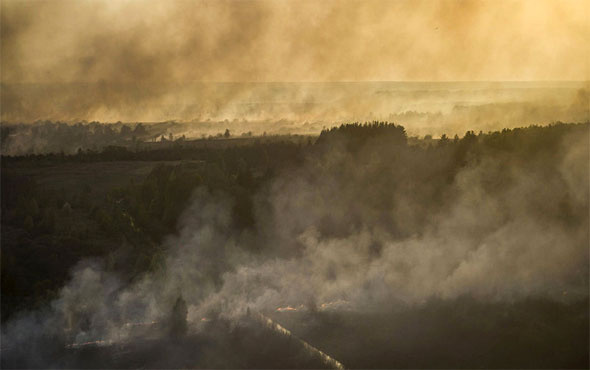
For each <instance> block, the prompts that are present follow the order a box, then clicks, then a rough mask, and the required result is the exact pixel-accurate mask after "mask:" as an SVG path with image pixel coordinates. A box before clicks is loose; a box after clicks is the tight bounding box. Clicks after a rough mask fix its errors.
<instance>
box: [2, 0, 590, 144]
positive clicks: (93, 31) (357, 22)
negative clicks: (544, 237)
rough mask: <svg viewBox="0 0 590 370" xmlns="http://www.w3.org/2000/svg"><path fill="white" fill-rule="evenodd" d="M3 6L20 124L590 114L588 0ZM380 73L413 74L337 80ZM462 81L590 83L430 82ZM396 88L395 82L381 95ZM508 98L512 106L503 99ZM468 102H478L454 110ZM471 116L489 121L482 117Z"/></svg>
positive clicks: (437, 127)
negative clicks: (53, 121) (403, 115)
mask: <svg viewBox="0 0 590 370" xmlns="http://www.w3.org/2000/svg"><path fill="white" fill-rule="evenodd" d="M1 6H2V22H1V27H2V28H1V31H2V49H1V51H2V56H1V59H2V60H1V62H2V65H1V66H2V77H1V82H2V91H1V93H2V95H1V99H2V120H4V121H9V122H32V121H36V120H46V119H51V120H62V121H69V122H74V121H80V120H86V121H93V120H97V121H102V122H105V121H107V122H116V121H123V122H137V121H143V122H154V121H167V120H172V119H174V120H183V121H193V120H196V121H197V122H199V121H201V120H206V119H212V120H225V119H228V120H233V119H247V120H260V119H263V120H267V119H270V120H275V121H278V120H280V119H288V120H292V121H293V122H294V124H293V126H295V127H294V128H292V131H296V130H297V128H301V125H302V124H304V123H305V122H314V121H318V122H319V121H322V122H324V123H328V124H334V123H335V122H339V121H341V120H348V121H354V120H372V119H397V118H398V117H396V115H400V114H404V113H407V112H409V113H410V114H414V115H416V114H418V115H433V117H429V119H428V121H429V123H425V122H423V120H421V119H416V118H413V117H409V116H406V117H405V118H400V119H398V121H400V123H402V124H405V125H406V128H407V129H408V131H409V132H410V133H414V134H426V133H430V134H435V135H440V134H442V133H444V132H443V131H444V130H445V129H446V127H447V126H449V125H450V123H453V124H452V125H451V127H450V129H447V133H448V134H449V133H452V134H454V133H456V132H458V133H463V132H464V131H465V130H466V129H484V130H487V129H498V128H500V129H501V128H503V127H504V126H502V124H501V123H499V122H497V121H498V119H499V117H501V116H502V115H503V114H505V113H506V112H508V115H512V116H514V115H516V116H518V117H517V118H516V119H514V121H516V122H511V123H510V124H509V125H510V126H511V127H514V126H517V125H523V124H531V123H541V122H543V123H549V122H553V121H559V120H561V121H570V120H574V121H583V120H584V119H585V118H586V117H583V116H582V115H583V114H587V111H588V104H587V103H588V98H587V97H588V94H587V90H588V86H587V83H586V84H584V83H583V81H588V58H589V49H588V44H590V40H588V38H589V36H588V35H589V34H590V29H589V26H588V21H587V17H588V3H587V2H586V1H583V0H579V1H578V0H570V1H544V0H541V1H526V0H525V1H504V0H501V1H472V0H466V1H461V0H449V1H379V0H376V1H320V2H318V1H281V0H271V1H217V0H216V1H150V0H146V1H101V0H98V1H62V0H57V1H26V0H25V1H22V0H16V1H15V0H5V1H3V2H2V5H1ZM365 81H373V82H383V81H400V82H406V84H395V83H389V84H388V85H387V86H386V87H383V86H380V85H379V84H376V83H374V84H368V83H364V84H362V85H360V86H357V85H354V84H353V85H350V84H336V85H334V83H335V82H365ZM411 81H422V82H424V81H425V82H426V83H422V84H407V82H411ZM449 81H475V82H477V81H483V82H486V81H500V82H501V81H532V82H535V81H582V83H578V84H574V85H572V84H566V85H563V84H559V83H547V84H542V85H538V84H520V85H517V86H516V88H515V85H514V84H510V83H495V84H491V85H490V84H485V83H484V84H482V83H479V84H471V85H470V84H463V85H461V86H460V87H457V86H456V85H453V84H450V85H445V84H437V83H428V82H449ZM271 82H282V84H269V83H271ZM303 82H306V83H303ZM310 82H313V83H311V84H310ZM220 83H223V84H220ZM382 90H385V92H386V93H389V94H381V95H376V94H377V92H382ZM408 90H409V91H410V93H408ZM458 90H459V91H458ZM579 91H582V94H584V95H583V98H582V99H583V101H582V107H581V108H580V106H579V105H580V98H579V97H578V92H579ZM471 92H474V93H475V96H477V99H471V98H470V97H469V94H470V93H471ZM441 100H444V103H445V104H441ZM472 100H476V103H475V104H474V102H473V101H472ZM506 100H509V101H510V102H511V104H512V105H501V106H498V104H505V103H506ZM465 104H467V105H469V109H470V110H471V112H470V113H469V114H465V112H461V113H460V114H450V113H449V111H451V110H453V108H455V107H457V108H455V110H456V109H460V108H462V107H463V106H464V105H465ZM474 105H475V107H474ZM480 105H481V106H482V107H481V109H479V108H480V107H479V106H480ZM490 105H492V107H491V109H490ZM547 106H551V108H547ZM572 106H573V108H572ZM531 110H532V111H537V110H540V111H541V112H540V113H536V114H537V116H538V117H535V120H536V122H531V121H530V120H526V119H524V118H523V117H522V116H523V115H526V113H525V112H527V111H531ZM571 110H574V112H573V113H572V112H571ZM580 110H581V112H580ZM490 111H492V112H490ZM391 115H393V116H391ZM473 115H475V116H476V117H475V119H474V118H473V117H472V116H473ZM479 116H486V118H485V119H481V118H479ZM572 116H573V117H574V118H573V119H572ZM580 117H581V118H580ZM406 121H407V122H406ZM468 121H476V125H477V124H480V126H481V127H473V126H471V127H468V128H466V127H465V126H466V125H467V122H468ZM453 125H454V126H453ZM195 126H198V125H195ZM254 126H255V125H254ZM321 128H322V125H319V129H320V130H321ZM251 129H252V128H251ZM253 129H254V131H258V127H254V128H253ZM260 131H268V130H266V129H262V130H260ZM300 131H301V129H300ZM307 131H313V132H314V133H316V134H317V133H319V130H318V129H317V128H316V129H313V130H307ZM426 131H436V132H426Z"/></svg>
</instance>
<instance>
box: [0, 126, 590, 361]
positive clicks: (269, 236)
mask: <svg viewBox="0 0 590 370" xmlns="http://www.w3.org/2000/svg"><path fill="white" fill-rule="evenodd" d="M587 137H588V126H587V125H585V126H583V127H581V128H580V129H579V132H578V133H577V134H572V135H565V136H564V137H563V139H562V140H561V142H560V143H559V146H558V147H557V148H556V149H555V152H552V153H547V154H545V155H539V156H537V158H526V160H525V158H523V157H520V156H519V155H512V156H505V155H503V154H502V153H501V152H499V153H496V154H494V153H488V155H487V156H482V157H481V158H483V159H481V160H476V159H468V160H467V161H468V162H467V165H466V166H465V167H463V168H462V169H461V170H460V171H459V172H458V173H456V174H455V175H454V176H453V177H452V182H451V183H450V185H449V186H448V187H447V188H445V189H444V191H442V192H441V191H440V186H437V185H436V184H437V181H438V180H437V179H436V178H434V177H431V179H432V180H429V176H435V175H433V173H432V172H431V171H430V170H429V168H428V163H425V161H424V160H423V158H420V154H417V153H419V152H418V151H415V150H414V151H413V149H412V148H411V147H406V146H405V145H404V144H403V143H400V144H399V145H401V146H395V145H393V146H392V145H390V143H389V142H386V141H384V140H380V139H378V138H376V139H371V140H369V141H367V142H366V143H365V144H363V145H361V146H360V147H357V148H356V149H351V147H350V143H347V141H346V140H343V141H338V140H336V141H332V142H330V150H326V151H325V152H323V153H322V145H323V144H322V143H321V140H320V142H319V143H318V144H316V146H315V149H316V150H317V152H316V155H314V156H310V157H309V158H308V160H307V161H306V163H305V164H304V165H303V166H301V167H300V168H299V169H296V170H292V171H289V172H286V173H284V174H282V175H280V176H279V177H278V178H277V179H276V180H275V181H274V182H273V183H272V184H270V185H269V187H267V188H265V190H263V191H262V192H261V193H260V194H259V195H258V199H259V202H258V205H257V216H256V218H257V221H256V225H257V228H258V230H257V236H254V235H253V234H252V233H250V232H248V231H238V229H237V228H235V227H233V226H232V221H231V201H229V200H228V199H227V198H226V197H224V196H223V194H211V193H209V192H208V191H207V190H205V189H198V190H197V191H196V192H195V194H194V197H193V200H192V202H191V205H190V206H189V207H188V209H187V210H186V211H185V213H184V215H183V216H182V217H181V219H180V221H179V224H178V233H177V234H175V235H170V236H169V237H168V238H167V239H166V240H165V241H164V246H165V248H166V250H167V258H166V264H165V265H166V267H165V269H163V270H161V271H159V272H157V273H151V274H147V275H145V276H144V277H143V278H141V279H139V280H137V281H135V282H134V283H132V284H131V285H127V284H121V282H120V281H119V280H118V279H117V277H116V276H112V275H111V274H109V273H107V272H104V270H103V269H102V268H101V266H100V263H99V262H82V263H81V264H80V265H79V266H78V267H77V268H76V269H75V271H74V272H73V274H72V280H71V281H70V282H69V283H68V284H67V285H66V286H65V287H64V288H63V290H62V292H61V294H60V297H59V299H57V300H56V301H54V302H53V304H52V307H51V308H50V309H48V311H47V312H43V313H40V312H38V313H35V314H31V315H28V316H26V315H25V316H23V317H22V318H21V319H16V320H13V321H12V322H10V323H9V324H8V325H7V326H6V329H5V330H4V331H3V340H2V343H3V347H4V348H11V347H12V348H18V347H19V346H22V345H24V344H25V343H27V345H28V343H44V342H43V340H46V341H48V340H49V339H47V338H53V337H57V338H61V341H62V343H65V342H67V341H70V343H71V342H74V343H81V342H89V341H96V340H102V341H107V342H109V343H110V342H117V341H124V340H126V339H129V337H130V335H132V331H130V330H129V329H128V328H129V326H130V325H132V324H134V323H152V322H163V321H165V320H166V319H167V317H168V315H169V313H170V310H171V307H172V306H173V305H174V302H175V300H176V299H177V297H178V296H180V295H182V297H184V299H185V300H186V302H187V305H188V320H189V322H191V323H193V324H192V326H191V327H192V329H191V330H198V327H199V323H201V322H203V321H207V320H211V319H212V318H217V317H221V318H227V319H231V320H234V319H239V318H240V317H242V316H244V315H246V314H247V313H248V312H250V311H251V312H272V311H275V310H277V309H280V308H282V309H284V310H286V309H305V310H310V311H314V310H330V309H337V310H354V311H357V312H381V311H391V310H403V309H406V308H409V307H416V306H420V305H423V304H424V303H425V302H428V301H429V300H431V299H442V300H452V299H455V298H458V297H462V296H470V297H474V298H475V299H477V300H480V301H482V302H513V301H519V300H523V299H526V298H529V297H540V298H545V299H549V300H555V301H559V302H569V301H575V300H579V299H584V298H585V297H586V298H587V295H588V268H589V267H588V257H589V256H588V242H589V231H588V224H589V223H588V222H589V220H588V202H589V196H588V189H589V183H588V179H589V173H588V157H589V148H588V140H587ZM320 139H321V138H320ZM377 153H379V155H377ZM439 160H440V161H441V163H442V164H443V165H444V163H446V161H450V160H452V159H451V158H444V157H442V158H440V159H439ZM441 163H439V164H438V165H440V164H441ZM443 167H444V166H443ZM420 176H424V177H423V178H422V179H420ZM443 176H446V174H443ZM392 187H393V188H394V189H395V191H391V190H389V191H388V190H387V189H391V188H392ZM384 194H389V195H391V196H392V198H388V197H384ZM64 332H65V333H67V335H66V334H64ZM32 337H37V339H36V340H34V341H32V340H31V338H32ZM66 337H67V338H66ZM44 338H45V339H44ZM42 339H43V340H42ZM39 345H42V344H39ZM39 353H40V355H42V354H43V352H39ZM33 360H34V359H32V360H31V361H33ZM40 361H42V360H40ZM42 363H43V362H42ZM45 364H46V363H45Z"/></svg>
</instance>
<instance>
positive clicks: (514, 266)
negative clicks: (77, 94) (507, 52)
mask: <svg viewBox="0 0 590 370" xmlns="http://www.w3.org/2000/svg"><path fill="white" fill-rule="evenodd" d="M96 127H100V126H96ZM589 128H590V123H588V122H586V123H561V122H559V123H554V124H551V125H548V126H529V127H524V128H515V129H504V130H502V131H494V132H487V133H483V132H478V133H476V132H474V131H467V132H466V133H465V134H464V135H463V136H462V137H459V136H454V138H448V137H446V135H443V136H442V137H441V138H432V137H431V136H427V137H424V138H409V137H408V136H407V134H406V131H405V129H404V128H403V127H402V126H400V125H397V124H394V123H388V122H370V123H350V124H342V125H340V126H338V127H333V128H327V129H324V130H323V131H322V132H321V134H320V135H319V136H317V137H312V136H310V137H295V138H293V137H288V136H276V137H272V138H270V137H262V136H254V137H249V138H248V139H247V140H244V141H240V142H239V145H238V144H237V143H238V140H236V141H235V143H236V144H232V142H231V140H229V141H228V142H227V143H226V144H224V145H214V144H209V145H205V144H206V142H207V141H209V142H210V143H211V142H214V141H215V140H211V139H210V140H202V142H200V143H201V144H199V145H194V143H193V144H191V142H190V141H184V140H177V141H174V142H173V144H171V145H167V146H154V147H150V148H146V147H142V148H139V147H138V146H135V147H134V146H130V145H127V144H125V143H126V142H128V141H125V142H124V141H121V140H119V141H117V140H114V139H108V140H107V139H104V140H103V139H101V140H102V141H100V144H101V145H95V146H94V148H91V145H90V146H87V147H85V148H80V149H79V150H76V151H74V152H71V153H64V152H62V151H56V152H41V153H38V154H34V153H31V154H26V155H7V154H5V153H3V155H2V158H1V165H2V177H1V189H2V193H1V194H2V233H1V243H2V251H1V253H2V259H1V263H2V266H1V267H2V276H1V288H2V289H1V290H2V301H1V305H2V307H1V309H2V310H1V312H2V326H3V343H4V345H3V347H6V346H8V345H9V344H10V343H11V341H14V343H16V344H15V345H18V343H21V342H19V340H21V339H14V338H10V337H9V335H10V333H11V330H13V331H14V330H17V329H15V328H18V325H20V324H19V323H22V322H23V320H27V319H26V317H27V316H26V314H24V313H27V312H41V311H42V312H50V313H49V314H47V315H49V316H50V317H58V316H59V317H61V316H64V315H65V316H67V313H65V311H64V310H66V309H63V308H56V307H58V306H59V307H62V306H60V305H56V303H55V302H62V303H63V302H65V301H67V292H70V293H71V292H72V291H74V290H75V288H73V287H75V286H78V285H76V284H77V283H76V281H78V280H77V279H81V277H80V276H85V275H84V274H83V273H81V272H80V271H87V270H92V271H95V272H97V274H99V275H100V276H101V278H100V281H106V280H104V279H106V276H116V279H117V281H118V283H117V287H118V288H116V289H115V290H113V291H112V292H110V293H109V295H108V297H111V296H112V295H113V294H114V295H118V294H119V293H117V292H119V291H125V292H126V294H128V296H131V297H140V296H141V297H143V298H141V299H139V298H137V302H136V303H133V304H132V303H130V305H133V307H136V306H137V307H139V306H141V307H144V306H143V305H145V302H146V301H150V302H151V300H153V301H154V302H157V304H156V305H157V306H158V307H159V308H158V310H156V312H157V313H153V312H152V311H149V312H150V313H148V310H147V309H145V308H141V309H137V308H134V310H135V311H133V312H134V313H133V314H131V313H129V312H131V311H129V310H130V309H128V310H127V311H117V312H116V313H115V312H114V311H115V309H113V312H111V311H110V310H107V311H108V313H104V312H102V311H101V313H100V318H101V319H100V320H98V319H96V318H97V317H99V316H97V315H98V311H96V312H95V311H93V308H88V307H87V308H77V309H76V310H78V311H76V312H82V311H84V313H83V314H80V313H78V315H84V316H85V317H87V318H88V319H87V321H89V322H90V323H91V324H89V325H90V326H93V325H96V326H95V327H92V328H91V329H89V328H88V324H86V325H82V324H79V326H78V327H77V330H79V331H80V332H86V333H89V334H88V336H89V337H92V336H94V337H93V338H94V339H97V338H98V337H101V338H103V337H105V336H108V335H110V334H109V333H110V332H109V331H108V330H107V331H105V330H106V329H104V330H103V329H101V325H103V324H101V323H104V322H109V325H110V326H113V325H114V326H116V325H122V324H121V323H123V322H124V320H125V319H129V317H127V318H125V317H126V316H125V315H132V316H133V317H134V318H135V319H137V317H141V320H157V318H158V317H161V316H162V315H167V313H166V312H168V311H166V310H167V309H163V308H161V307H169V308H170V307H172V306H173V303H174V302H175V301H176V302H177V298H178V296H179V295H180V296H182V297H183V299H184V300H186V302H187V304H188V306H189V310H188V312H189V313H188V317H189V322H190V320H191V318H193V319H195V320H200V317H201V316H203V317H205V318H209V317H218V318H219V320H230V321H231V320H232V319H234V318H235V317H236V315H237V313H236V312H237V311H236V310H239V309H240V310H245V308H246V307H249V308H250V307H251V308H252V309H253V310H254V309H256V310H258V311H260V312H269V315H271V317H273V318H274V319H275V320H277V321H279V322H284V323H286V324H283V325H284V326H286V327H289V328H291V329H292V331H293V332H294V333H297V335H298V337H300V338H306V339H307V340H308V341H310V342H311V343H315V344H316V345H317V346H318V347H320V348H323V349H324V351H325V352H327V353H330V354H331V355H333V356H335V357H336V358H338V359H339V360H340V361H342V362H343V363H344V364H345V365H347V366H350V367H370V368H383V367H431V366H433V365H436V366H438V367H472V368H475V367H481V366H482V364H483V365H485V367H497V368H510V367H524V368H533V367H561V368H584V367H587V366H588V345H589V343H588V310H587V308H588V272H589V266H588V244H589V231H588V225H589V219H588V217H589V216H588V210H589V205H588V202H589V196H588V189H589V185H588V178H589V175H588V158H589V153H588V150H589V148H588V135H589ZM3 130H4V129H3ZM101 130H103V129H100V130H99V129H98V128H95V129H94V131H95V132H99V131H100V132H102V131H101ZM104 130H105V131H104V132H105V133H103V136H101V137H107V136H108V135H109V134H108V130H109V129H108V128H104ZM123 131H125V132H124V133H123ZM140 131H141V132H143V131H142V128H141V126H136V127H135V128H134V129H132V128H127V129H120V132H121V133H123V134H124V136H125V140H131V141H133V142H135V141H137V140H140V139H139V137H143V136H147V135H146V134H144V135H143V136H141V135H139V133H140ZM121 133H120V134H119V135H123V134H121ZM136 133H137V136H134V135H136ZM7 134H8V133H5V132H3V136H2V137H3V144H4V141H5V135H7ZM95 135H98V134H96V133H95ZM119 135H114V136H117V137H119ZM222 139H223V138H221V139H220V140H222ZM88 140H90V139H88ZM89 142H91V141H89ZM183 261H190V262H186V263H190V264H192V265H191V266H190V267H187V266H185V265H183V264H182V263H183ZM88 266H90V267H88ZM95 266H99V267H95ZM81 274H82V275H81ZM250 274H252V275H250ZM304 277H307V279H308V280H306V278H304ZM301 279H303V280H301ZM80 281H82V280H80ZM146 281H149V282H150V283H149V284H156V286H157V284H163V285H162V286H165V287H167V289H166V290H167V291H168V292H169V293H161V292H155V291H156V290H157V289H156V288H141V289H140V288H139V287H144V286H145V285H146V284H148V283H146ZM303 281H305V282H303ZM156 282H157V283H156ZM296 282H300V283H296ZM80 284H82V283H80ZM149 284H148V285H149ZM241 284H244V286H243V287H242V285H241ZM248 284H249V285H248ZM80 286H83V284H82V285H80ZM149 286H151V285H149ZM189 287H190V288H189ZM193 288H196V290H198V292H193ZM80 289H82V290H84V289H86V291H82V292H80V293H79V294H80V295H79V296H77V297H78V298H77V299H78V300H80V299H81V298H80V297H84V294H90V292H91V291H92V289H88V288H80ZM146 290H149V291H150V292H149V293H146V292H145V291H146ZM152 290H153V291H152ZM244 290H245V291H247V292H248V293H247V294H246V293H244ZM68 294H69V293H68ZM77 294H78V293H77ZM105 294H106V293H105ZM245 294H246V295H245ZM105 297H107V295H105ZM126 297H127V296H126ZM146 297H148V298H146ZM104 299H105V301H104V302H108V301H109V300H110V299H111V298H108V299H107V298H104ZM120 299H122V298H120V297H119V298H117V299H115V301H116V302H120ZM126 299H128V298H126ZM129 299H131V298H129ZM139 302H141V303H139ZM334 302H336V303H334ZM338 302H341V303H338ZM60 304H61V303H60ZM101 304H102V303H101ZM105 304H106V303H105ZM176 304H177V305H178V302H177V303H176ZM283 306H284V307H288V308H289V309H292V310H293V312H292V313H288V312H287V313H281V312H280V310H276V308H277V307H283ZM64 307H65V306H64ZM146 307H147V306H146ZM298 307H300V308H298ZM326 307H328V308H329V307H337V308H336V309H327V308H326ZM60 310H61V311H60ZM138 312H140V313H138ZM213 312H214V313H213ZM60 315H61V316H60ZM158 315H159V316H158ZM184 315H186V313H185V314H184ZM363 315H364V316H363ZM65 316H64V317H65ZM101 320H102V321H101ZM281 320H283V321H281ZM52 322H53V321H52ZM40 325H41V324H40ZM216 325H220V324H216ZM110 326H109V327H110ZM41 327H43V328H44V329H42V330H41V329H40V330H39V331H40V332H41V331H43V330H45V329H46V328H47V325H45V324H42V325H41ZM223 330H226V329H223ZM227 330H230V331H232V330H246V331H247V330H252V329H251V328H250V329H248V327H246V328H244V327H242V329H240V328H239V327H237V328H233V329H227ZM404 333H405V334H404ZM35 335H37V334H35ZM35 335H33V336H35ZM6 338H9V339H6ZM339 338H340V339H339ZM342 338H347V339H346V340H344V339H342ZM403 338H405V339H403ZM425 338H428V339H425ZM27 340H33V339H30V338H29V339H27ZM191 340H192V339H191ZM216 340H218V341H221V339H219V338H217V339H216ZM260 340H261V342H263V341H264V340H263V339H260ZM21 344H22V343H21ZM242 345H245V344H243V343H242ZM277 345H278V344H277ZM292 345H293V344H289V346H292ZM393 347H395V348H393ZM269 348H270V347H269ZM285 348H286V347H285ZM392 348H393V349H392ZM447 348H448V350H447ZM3 350H4V349H3ZM48 353H49V354H48V355H47V356H50V357H51V356H54V355H55V353H54V352H48ZM236 353H237V352H236ZM19 356H20V357H19ZM235 356H238V355H237V354H236V355H235ZM33 357H35V361H38V362H35V361H33V360H31V357H30V356H28V355H27V353H26V352H23V353H20V354H19V355H15V357H14V358H13V357H8V358H7V356H3V360H2V361H3V364H2V365H3V367H4V366H8V367H15V366H16V367H44V365H47V364H57V365H56V366H57V367H61V366H65V365H64V364H63V363H60V362H59V361H57V360H54V359H52V360H51V361H57V362H48V361H50V360H47V358H42V357H41V355H39V357H38V358H37V356H33ZM99 357H100V356H99ZM229 357H231V356H229ZM15 358H16V359H15ZM24 358H28V359H27V360H25V359H24ZM236 358H237V357H236ZM11 361H12V362H11ZM228 361H229V360H228ZM236 361H237V360H236ZM240 361H242V360H240ZM244 361H245V360H244ZM302 361H303V360H302ZM306 361H307V360H306ZM154 363H155V364H160V365H161V366H166V363H161V362H159V363H158V362H154ZM270 363H272V364H274V365H273V366H289V365H285V364H284V363H282V362H270ZM295 363H297V362H295ZM73 364H76V365H80V363H77V362H73ZM201 364H204V365H203V366H213V367H225V366H226V365H227V366H230V367H232V366H233V367H235V366H238V367H239V366H242V365H244V364H245V363H240V362H231V361H230V362H228V364H229V365H228V364H217V363H215V364H213V365H212V363H207V362H204V363H201ZM240 364H241V365H240ZM248 364H250V365H251V366H255V365H256V366H261V363H259V362H249V363H248ZM298 364H299V366H303V367H314V366H316V365H317V363H313V362H312V363H309V362H305V361H303V362H299V363H298ZM103 366H107V367H109V366H114V365H113V364H112V363H109V364H103ZM134 366H135V365H134ZM142 366H143V365H142ZM154 366H156V365H154Z"/></svg>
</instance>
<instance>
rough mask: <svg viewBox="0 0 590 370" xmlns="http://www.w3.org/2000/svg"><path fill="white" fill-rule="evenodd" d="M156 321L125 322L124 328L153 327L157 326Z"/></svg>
mask: <svg viewBox="0 0 590 370" xmlns="http://www.w3.org/2000/svg"><path fill="white" fill-rule="evenodd" d="M157 323H158V322H157V321H150V322H126V323H125V326H147V325H154V324H157Z"/></svg>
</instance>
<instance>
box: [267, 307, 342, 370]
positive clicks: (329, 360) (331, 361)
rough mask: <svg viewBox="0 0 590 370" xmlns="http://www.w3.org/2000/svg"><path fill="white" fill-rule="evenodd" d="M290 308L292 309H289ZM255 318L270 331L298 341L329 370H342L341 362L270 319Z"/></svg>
mask: <svg viewBox="0 0 590 370" xmlns="http://www.w3.org/2000/svg"><path fill="white" fill-rule="evenodd" d="M291 308H292V307H291ZM256 316H257V317H258V319H259V320H260V321H262V322H263V323H264V324H265V325H266V326H267V327H269V328H270V329H272V330H274V331H276V332H278V333H281V334H283V335H287V336H289V337H291V338H294V339H296V340H297V341H299V343H301V345H303V348H305V349H306V350H307V351H308V352H310V353H313V354H315V355H318V356H319V357H320V358H321V360H322V362H323V363H324V364H326V365H327V366H330V367H331V368H334V369H339V370H340V369H341V370H344V365H342V363H341V362H339V361H338V360H336V359H335V358H333V357H330V356H329V355H328V354H327V353H325V352H323V351H321V350H319V349H318V348H316V347H314V346H312V345H311V344H309V343H307V342H306V341H304V340H303V339H301V338H299V337H297V336H295V335H293V333H291V332H290V331H289V330H288V329H286V328H284V327H283V326H281V325H280V324H278V323H276V322H274V321H272V320H271V319H270V318H268V317H266V316H264V315H263V314H261V313H259V312H257V313H256Z"/></svg>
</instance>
